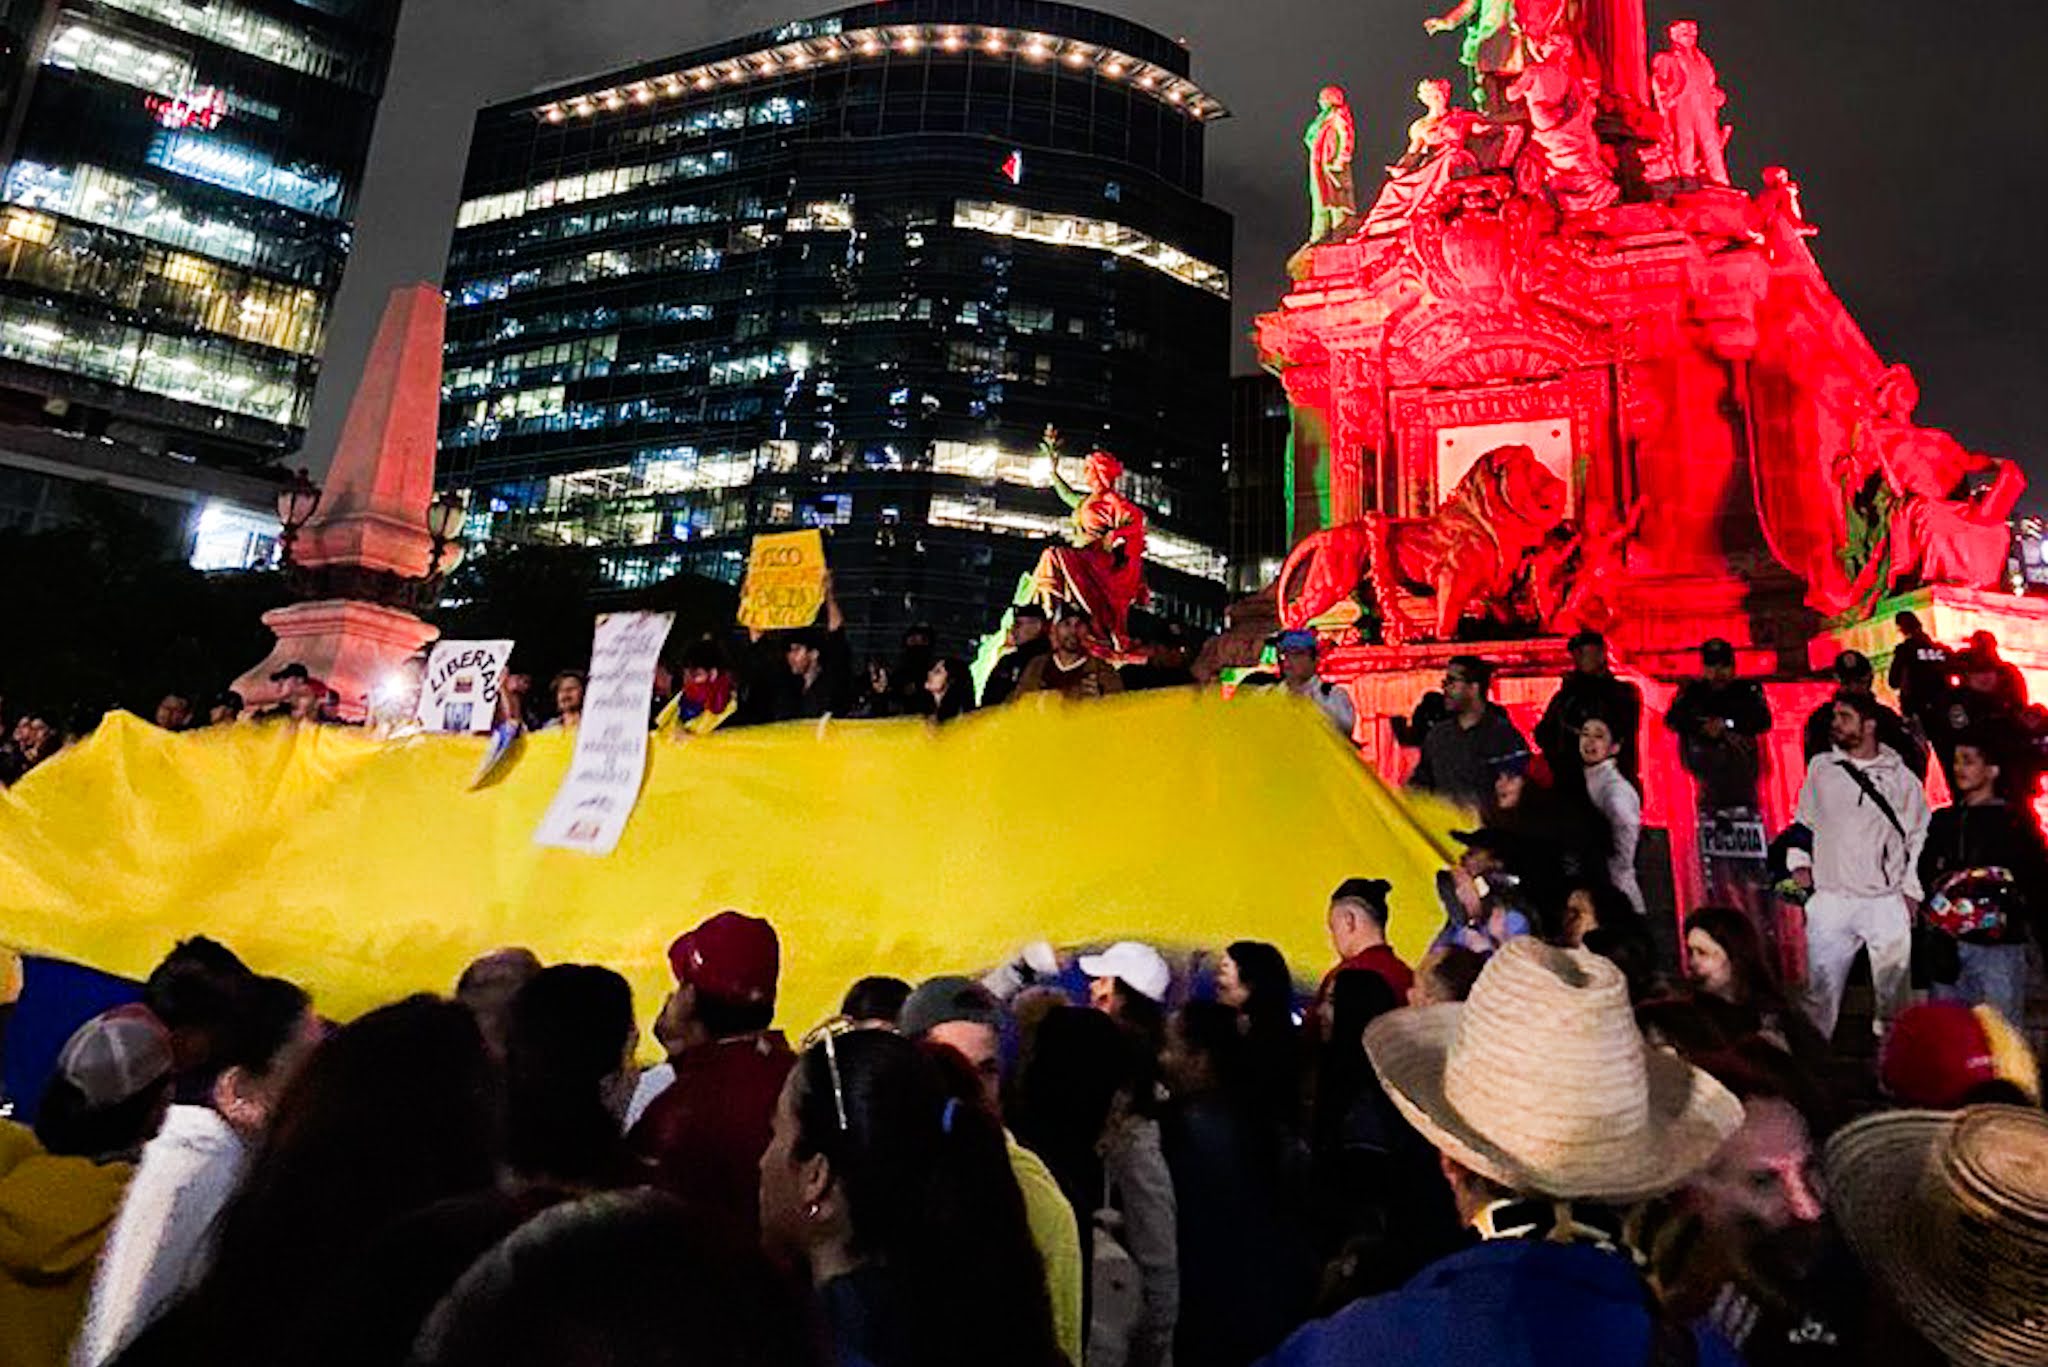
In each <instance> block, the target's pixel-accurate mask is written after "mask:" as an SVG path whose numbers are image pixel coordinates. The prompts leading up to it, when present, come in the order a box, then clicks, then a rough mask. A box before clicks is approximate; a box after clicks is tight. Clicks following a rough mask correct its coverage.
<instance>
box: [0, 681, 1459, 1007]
mask: <svg viewBox="0 0 2048 1367" xmlns="http://www.w3.org/2000/svg"><path fill="white" fill-rule="evenodd" d="M569 742H570V737H569V736H568V735H566V734H561V733H550V734H542V735H537V736H531V737H528V738H527V739H525V740H524V741H522V742H521V743H520V744H521V747H522V751H521V752H520V753H518V754H517V755H515V756H514V758H513V762H512V764H511V765H510V767H509V771H508V772H507V773H506V774H505V775H504V777H503V778H502V779H501V780H500V781H498V782H495V783H492V784H490V785H489V786H486V787H484V788H483V789H481V790H479V791H474V792H472V791H469V790H468V784H469V782H470V780H471V778H472V776H473V775H474V773H475V771H476V769H477V765H478V761H479V759H480V758H481V757H482V755H483V751H484V746H485V743H486V742H485V738H483V737H461V736H427V737H418V738H415V739H412V740H405V741H397V742H392V743H388V744H381V743H378V742H375V741H372V740H369V739H367V738H366V737H364V736H363V735H361V734H360V733H358V732H354V731H348V730H342V729H337V728H330V727H293V726H290V725H286V724H274V725H254V724H251V725H240V726H232V727H219V728H214V729H211V730H205V731H197V732H189V733H186V734H183V735H171V734H167V733H165V732H162V731H159V730H157V729H156V728H155V727H152V726H149V725H146V724H145V723H143V722H141V721H138V720H136V719H135V718H133V717H130V716H127V715H125V714H115V715H113V716H110V717H108V718H107V720H106V721H105V723H104V724H102V725H101V727H100V728H99V730H98V731H97V732H96V733H95V734H94V735H93V736H92V738H91V739H90V740H88V741H86V742H84V743H83V744H81V745H78V746H76V747H75V748H73V749H71V750H69V751H67V752H65V753H64V754H62V755H60V756H58V757H57V758H56V759H54V760H52V761H50V762H49V763H47V764H45V765H44V766H43V767H41V768H39V769H37V770H35V771H34V772H32V773H31V774H29V776H28V777H27V778H25V779H24V780H23V781H22V782H21V783H20V784H18V785H17V786H16V787H15V788H13V789H12V790H9V791H5V792H0V943H5V944H11V945H14V946H16V947H18V948H20V949H22V950H24V951H28V952H33V953H39V954H48V955H53V956H56V957H59V958H65V959H70V960H73V961H76V962H79V963H83V964H87V965H89V966H91V967H94V968H98V969H102V970H105V971H108V972H112V973H118V974H124V975H131V976H139V975H141V974H144V973H146V972H147V971H148V970H149V968H150V967H151V966H152V965H153V964H154V963H155V962H156V961H157V960H158V959H159V958H160V957H161V956H162V955H163V953H164V951H165V950H166V949H168V948H169V947H170V945H171V944H172V942H173V941H174V940H176V939H178V938H179V937H181V936H185V935H191V934H197V933H202V932H203V933H205V934H208V935H212V936H214V937H216V938H218V939H220V940H222V941H224V942H226V943H227V944H229V945H231V946H232V947H233V948H234V949H235V950H237V951H238V952H239V953H240V954H241V955H242V956H243V957H244V958H245V959H247V960H248V961H249V963H250V964H252V965H253V966H254V967H256V968H257V969H258V970H260V971H263V972H268V973H277V974H282V975H284V976H286V977H289V978H292V979H295V980H297V981H299V982H301V983H303V984H305V985H306V986H307V987H308V988H309V989H310V990H311V991H312V992H313V994H314V997H315V1002H316V1005H317V1006H318V1008H319V1009H320V1010H321V1011H322V1012H323V1013H324V1014H326V1015H329V1016H332V1017H335V1018H337V1019H346V1018H348V1017H351V1016H353V1015H355V1014H357V1013H359V1012H361V1011H363V1010H366V1009H368V1008H369V1007H371V1006H375V1005H377V1004H379V1003H382V1002H386V1001H390V1000H392V999H393V998H395V997H398V996H400V995H402V994H405V993H408V992H413V991H419V990H429V991H441V992H446V991H448V990H449V989H450V987H451V985H452V984H453V983H454V981H455V978H456V975H457V974H458V973H459V972H460V971H461V969H462V967H463V965H464V964H466V963H467V962H468V961H469V960H470V959H471V958H473V957H474V956H476V955H477V954H479V953H482V952H484V951H487V950H491V949H495V948H498V947H501V946H506V945H526V946H530V947H531V948H532V949H533V950H534V951H536V952H537V953H538V954H539V955H540V956H541V957H542V958H543V959H545V960H549V961H562V960H576V961H582V962H594V963H603V964H608V965H611V966H612V967H615V968H617V969H619V970H620V971H621V972H623V973H625V974H626V976H627V977H628V978H630V979H632V981H633V984H634V988H635V991H636V993H637V994H638V996H639V1004H640V1007H641V1009H642V1015H643V1016H648V1015H651V1014H652V1012H653V1010H654V1008H655V1005H656V1004H657V1003H658V1002H659V1000H660V998H661V995H662V994H663V993H665V992H666V991H667V990H668V987H669V986H670V983H669V978H668V972H667V962H666V958H665V954H666V949H667V946H668V943H669V941H670V940H671V939H672V938H673V937H674V936H676V935H677V934H678V933H680V932H681V931H683V930H686V929H688V928H689V927H690V926H692V925H694V924H695V923H696V922H698V921H699V920H701V919H703V918H704V917H705V916H708V915H710V914H711V913H713V912H716V911H718V910H721V909H723V908H728V907H730V908H737V909H739V910H741V911H746V912H749V913H752V914H755V915H759V916H765V917H767V918H768V919H769V920H771V921H772V922H774V924H775V927H776V929H777V930H778V931H779V932H780V933H781V937H782V944H783V991H782V1003H781V1012H780V1018H781V1021H782V1022H783V1023H784V1024H787V1025H793V1026H796V1027H799V1028H801V1027H803V1026H807V1025H809V1024H810V1023H812V1022H813V1021H815V1020H816V1019H817V1018H819V1017H821V1016H823V1015H825V1014H827V1013H828V1012H830V1011H831V1010H832V1009H834V1007H835V1006H836V1005H837V1002H838V999H839V997H840V995H841V994H842V993H843V992H844V991H845V989H846V987H847V986H848V984H849V983H851V982H852V981H853V980H854V979H855V978H857V977H860V976H861V975H863V974H867V973H889V974H893V975H896V976H898V977H902V978H907V979H909V980H911V981H913V982H914V981H916V980H917V979H919V978H921V977H924V976H926V975H929V974H934V973H940V972H949V971H974V970H977V969H981V968H986V967H989V966H992V965H994V964H997V963H1000V962H1003V961H1004V960H1006V959H1007V958H1008V957H1009V956H1010V955H1011V954H1012V953H1014V952H1015V951H1016V949H1017V948H1018V947H1019V946H1020V945H1022V944H1024V943H1026V942H1027V941H1030V940H1033V939H1038V938H1044V939H1048V940H1051V941H1052V942H1053V943H1054V944H1056V945H1076V944H1083V943H1089V942H1100V941H1103V940H1108V939H1118V938H1125V937H1129V938H1138V939H1149V940H1152V941H1154V942H1155V943H1158V944H1160V945H1161V946H1162V947H1167V948H1183V949H1195V948H1208V949H1220V948H1221V947H1222V946H1223V945H1224V944H1227V943H1228V942H1229V941H1231V940H1233V939H1260V940H1269V941H1272V942H1273V943H1275V944H1277V945H1279V946H1280V948H1281V949H1282V950H1283V951H1284V952H1285V953H1286V955H1287V957H1288V959H1289V961H1290V962H1291V963H1292V964H1293V965H1294V966H1295V969H1296V971H1297V973H1298V974H1299V975H1301V976H1303V977H1312V976H1313V975H1314V974H1316V973H1318V972H1320V971H1321V969H1322V968H1323V966H1324V965H1325V964H1326V963H1327V961H1328V960H1329V957H1330V951H1329V946H1328V944H1327V943H1326V941H1325V936H1324V927H1323V912H1324V907H1325V904H1326V901H1327V899H1328V896H1329V893H1330V890H1331V889H1332V888H1333V887H1335V886H1336V885H1337V883H1339V882H1340V881H1342V880H1343V879H1345V878H1347V877H1352V876H1355V875H1356V876H1371V877H1381V878H1386V879H1389V880H1391V881H1392V882H1393V884H1394V887H1395V893H1394V899H1393V906H1394V924H1393V933H1394V939H1395V943H1396V945H1397V946H1398V947H1400V948H1401V949H1403V950H1404V951H1405V952H1406V955H1407V956H1408V957H1410V958H1411V959H1412V957H1413V956H1414V955H1415V954H1416V953H1418V952H1419V951H1420V949H1421V948H1422V946H1423V945H1424V944H1425V943H1426V942H1427V941H1428V939H1429V938H1430V936H1431V935H1432V934H1434V932H1435V931H1436V929H1437V927H1438V925H1439V924H1440V922H1441V913H1440V912H1439V911H1438V910H1437V909H1436V901H1435V896H1434V892H1433V879H1434V875H1435V873H1436V871H1437V870H1438V869H1439V868H1440V867H1442V863H1443V850H1444V848H1445V845H1444V837H1445V834H1446V833H1447V831H1448V829H1449V827H1450V826H1451V825H1452V824H1454V820H1455V818H1454V817H1453V815H1452V814H1451V813H1449V812H1448V811H1441V810H1438V809H1435V808H1433V807H1432V808H1423V807H1415V806H1411V805H1410V803H1409V802H1408V801H1407V800H1406V799H1405V798H1403V797H1401V796H1400V795H1397V794H1395V793H1393V792H1391V791H1390V790H1389V789H1388V788H1387V787H1386V786H1385V785H1384V784H1383V783H1381V781H1380V780H1379V779H1378V778H1377V777H1376V776H1375V775H1374V774H1373V773H1372V772H1371V771H1370V770H1369V769H1367V768H1366V767H1365V766H1364V765H1363V764H1361V763H1360V762H1359V760H1358V758H1357V756H1356V755H1355V753H1354V752H1352V751H1351V749H1350V748H1349V747H1347V746H1346V745H1345V744H1343V743H1342V741H1340V740H1339V739H1338V738H1337V737H1336V736H1335V735H1334V734H1333V733H1332V731H1331V730H1330V727H1329V725H1328V723H1327V722H1326V721H1324V720H1323V718H1322V716H1321V715H1320V714H1319V713H1318V712H1317V711H1316V710H1315V709H1314V708H1312V707H1310V706H1308V705H1307V704H1304V703H1300V702H1297V701H1295V700H1293V699H1291V698H1285V697H1274V696H1262V697H1241V698H1238V699H1236V700H1233V701H1230V702H1225V701H1223V700H1222V699H1220V698H1216V697H1213V696H1198V695H1195V694H1192V693H1181V692H1175V693H1152V694H1143V695H1135V696H1128V697H1123V698H1113V699H1109V700H1105V701H1102V702H1096V703H1088V704H1067V703H1063V702H1060V701H1059V700H1057V699H1056V698H1052V697H1050V696H1047V697H1044V698H1033V699H1027V700H1026V701H1024V702H1023V703H1021V704H1018V705H1013V706H1011V707H1008V708H1005V709H1002V710H1000V711H996V712H989V713H978V714H974V715H972V716H970V717H968V718H966V719H964V720H962V721H959V722H955V723H951V724H949V725H948V726H946V727H945V728H943V729H940V730H933V729H931V728H929V727H928V726H927V725H926V724H925V723H923V722H920V721H900V722H865V723H825V724H817V723H791V724H788V725H784V726H774V727H763V728H758V729H752V730H742V731H720V732H718V733H717V734H715V735H711V736H704V737H682V738H676V737H673V736H671V735H666V734H663V735H656V736H654V737H653V738H651V740H650V742H649V743H650V745H651V746H652V747H653V752H654V753H653V755H652V757H651V762H650V765H649V769H648V777H647V781H646V785H645V787H644V789H643V790H642V793H641V797H640V803H639V807H638V808H637V810H636V811H635V812H634V814H633V817H632V821H631V823H630V825H628V827H627V829H626V835H625V840H624V842H623V843H622V844H621V845H620V846H619V848H618V850H617V852H616V853H614V854H612V855H610V856H609V857H604V858H594V857H591V856H588V855H583V854H576V853H571V852H568V851H564V850H554V849H542V848H539V847H538V846H536V845H535V844H534V843H533V832H534V827H535V826H536V824H537V823H538V822H539V821H540V817H541V813H542V812H543V811H544V810H545V809H546V808H547V805H548V801H549V799H550V798H551V797H552V796H553V794H554V791H555V788H556V786H557V784H558V783H559V782H560V781H561V777H562V771H563V768H564V766H565V765H566V764H567V762H568V758H569V748H570V746H569Z"/></svg>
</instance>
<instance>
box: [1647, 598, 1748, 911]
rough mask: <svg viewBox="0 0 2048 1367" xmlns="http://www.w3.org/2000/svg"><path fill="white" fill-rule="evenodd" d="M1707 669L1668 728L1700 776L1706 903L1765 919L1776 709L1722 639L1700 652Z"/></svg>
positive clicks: (1689, 685)
mask: <svg viewBox="0 0 2048 1367" xmlns="http://www.w3.org/2000/svg"><path fill="white" fill-rule="evenodd" d="M1700 664H1701V666H1702V667H1703V669H1704V670H1705V675H1704V677H1702V678H1698V679H1691V680H1688V681H1687V682H1686V684H1685V686H1684V687H1683V688H1681V689H1679V690H1678V697H1677V698H1676V699H1674V700H1673V701H1672V704H1671V710H1670V711H1669V712H1668V713H1666V714H1665V717H1664V723H1665V725H1667V726H1669V727H1670V728H1671V730H1672V732H1673V733H1674V734H1675V735H1676V736H1677V737H1678V757H1679V760H1680V762H1681V763H1683V764H1684V765H1685V770H1686V772H1687V773H1689V774H1691V775H1692V777H1693V784H1694V800H1695V802H1696V810H1697V812H1698V813H1699V841H1700V870H1701V873H1702V874H1703V875H1704V879H1705V882H1706V893H1707V900H1708V901H1710V902H1714V903H1717V904H1719V905H1722V906H1736V907H1741V908H1742V909H1743V910H1745V911H1747V912H1749V913H1750V915H1751V919H1752V920H1761V919H1762V918H1760V917H1759V916H1758V915H1757V912H1758V906H1757V903H1758V901H1759V900H1760V899H1759V898H1758V897H1757V889H1759V888H1761V887H1762V886H1763V884H1764V845H1765V841H1764V827H1763V820H1762V814H1761V812H1760V810H1759V807H1758V803H1757V791H1756V785H1757V773H1758V756H1757V737H1759V736H1761V735H1763V734H1765V733H1766V732H1768V731H1769V730H1770V729H1771V709H1770V707H1769V706H1768V705H1767V704H1766V703H1765V702H1764V692H1763V688H1762V687H1761V686H1760V685H1758V683H1757V682H1756V680H1754V679H1738V678H1736V677H1735V647H1734V646H1732V645H1730V644H1729V643H1728V642H1726V641H1724V640H1721V639H1719V638H1718V637H1717V638H1716V639H1714V640H1711V641H1708V642H1707V643H1706V644H1705V645H1703V646H1701V647H1700ZM1773 948H1775V946H1773Z"/></svg>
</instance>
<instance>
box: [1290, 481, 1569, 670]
mask: <svg viewBox="0 0 2048 1367" xmlns="http://www.w3.org/2000/svg"><path fill="white" fill-rule="evenodd" d="M1565 503H1566V491H1565V485H1564V481H1563V480H1561V479H1559V478H1558V477H1557V476H1556V475H1555V474H1553V473H1552V472H1551V471H1550V470H1549V469H1548V468H1546V467H1545V466H1544V465H1543V463H1542V462H1541V461H1539V460H1537V459H1536V453H1535V452H1534V451H1532V450H1530V449H1529V448H1528V447H1526V446H1502V447H1497V448H1496V449H1494V450H1492V451H1489V452H1487V453H1486V454H1485V455H1484V456H1481V457H1480V458H1479V460H1478V461H1477V462H1476V463H1475V464H1474V465H1473V466H1472V468H1471V469H1470V470H1469V471H1467V472H1466V474H1465V477H1464V478H1463V479H1461V480H1459V481H1458V487H1457V488H1456V489H1454V490H1453V491H1452V492H1451V495H1450V497H1448V498H1446V499H1445V500H1444V501H1443V502H1442V504H1441V505H1440V506H1439V507H1438V508H1437V510H1436V513H1435V514H1434V515H1433V516H1430V517H1426V518H1390V517H1386V516H1383V515H1381V514H1379V513H1368V514H1367V515H1366V516H1365V517H1363V518H1361V519H1360V520H1359V521H1357V522H1353V523H1349V524H1347V525H1345V526H1341V527H1336V528H1332V529H1331V530H1329V531H1326V532H1319V533H1317V534H1316V535H1314V536H1312V537H1309V538H1308V539H1307V540H1305V541H1303V542H1302V543H1301V544H1300V545H1299V546H1296V547H1295V548H1294V551H1293V553H1292V554H1291V555H1289V556H1288V557H1287V563H1286V564H1285V565H1284V566H1282V567H1281V570H1280V580H1279V599H1280V620H1281V623H1282V624H1283V625H1285V626H1287V627H1289V628H1290V629H1296V628H1301V627H1305V626H1307V625H1308V624H1309V623H1310V622H1312V621H1314V620H1315V619H1316V618H1317V617H1320V616H1321V615H1322V614H1323V613H1325V612H1328V611H1329V610H1330V609H1331V608H1333V607H1335V606H1336V605H1337V604H1338V603H1339V602H1341V601H1342V600H1343V599H1344V598H1345V597H1346V596H1348V595H1349V594H1351V593H1352V592H1353V591H1354V590H1356V589H1357V588H1358V586H1359V584H1360V581H1361V580H1364V581H1367V590H1368V592H1369V594H1370V601H1371V604H1372V606H1374V607H1375V608H1376V609H1377V610H1378V611H1379V614H1380V617H1381V622H1382V630H1383V634H1384V635H1385V638H1386V639H1387V641H1388V642H1390V643H1395V644H1398V643H1399V642H1402V641H1406V640H1413V639H1429V640H1438V641H1447V640H1450V639H1451V638H1452V637H1453V636H1455V635H1456V634H1457V630H1458V623H1459V621H1460V620H1461V619H1462V618H1463V617H1464V616H1465V615H1466V613H1468V612H1470V611H1472V610H1474V609H1475V608H1477V609H1484V610H1485V611H1487V612H1489V613H1490V614H1492V615H1493V616H1495V617H1496V618H1501V619H1512V618H1513V617H1514V616H1515V615H1516V602H1515V600H1516V594H1517V588H1518V586H1519V585H1520V584H1522V583H1523V582H1524V581H1525V580H1526V573H1527V569H1528V564H1529V562H1530V560H1531V559H1532V558H1533V557H1534V556H1535V555H1536V554H1537V552H1538V551H1539V550H1541V548H1542V547H1543V545H1544V543H1545V542H1546V540H1548V538H1549V536H1550V533H1551V532H1552V531H1553V530H1554V529H1555V528H1556V527H1557V526H1558V524H1559V523H1560V522H1562V521H1563V520H1564V513H1565ZM1403 595H1411V596H1412V595H1428V596H1431V597H1432V599H1433V603H1434V609H1435V613H1434V617H1433V619H1432V620H1431V621H1429V622H1427V623H1421V622H1416V621H1413V620H1411V619H1410V618H1409V617H1408V615H1407V614H1406V613H1405V612H1403V611H1402V608H1401V602H1400V599H1401V597H1402V596H1403Z"/></svg>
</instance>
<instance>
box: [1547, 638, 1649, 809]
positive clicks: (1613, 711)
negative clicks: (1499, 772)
mask: <svg viewBox="0 0 2048 1367" xmlns="http://www.w3.org/2000/svg"><path fill="white" fill-rule="evenodd" d="M1567 645H1568V646H1569V648H1570V650H1571V653H1572V667H1571V670H1570V671H1569V672H1568V673H1567V674H1566V675H1565V676H1564V679H1563V681H1562V682H1561V683H1559V685H1558V688H1557V692H1556V693H1555V694H1554V695H1552V697H1551V699H1550V706H1548V707H1546V708H1544V709H1543V720H1541V721H1539V722H1537V723H1536V748H1537V749H1539V750H1541V751H1542V752H1543V758H1544V759H1545V760H1547V761H1549V763H1550V772H1551V773H1552V774H1555V775H1556V776H1557V778H1558V781H1559V782H1561V783H1570V784H1572V785H1573V786H1574V787H1576V786H1577V778H1576V776H1577V775H1579V774H1580V773H1582V772H1583V766H1582V765H1581V764H1580V763H1579V728H1580V727H1581V726H1583V725H1585V723H1586V719H1587V718H1589V717H1600V718H1603V719H1605V721H1606V722H1607V725H1608V727H1609V729H1610V730H1611V731H1612V732H1613V733H1614V739H1615V741H1616V742H1617V743H1618V744H1619V745H1620V746H1621V749H1620V752H1619V753H1618V754H1617V755H1616V756H1615V767H1617V768H1618V769H1620V770H1621V774H1622V777H1624V778H1626V779H1627V780H1628V781H1629V782H1630V783H1633V784H1640V783H1641V782H1642V772H1643V764H1642V757H1641V756H1640V755H1639V754H1638V753H1637V749H1636V746H1637V737H1638V734H1639V733H1640V732H1641V731H1642V728H1643V690H1642V689H1640V688H1637V687H1636V686H1635V685H1634V684H1632V683H1630V682H1629V681H1628V680H1626V679H1618V678H1616V677H1615V675H1614V671H1613V670H1612V669H1610V668H1608V665H1607V638H1606V637H1605V636H1602V635H1601V634H1600V633H1599V632H1597V631H1581V632H1579V633H1577V634H1576V635H1574V636H1573V637H1572V638H1571V640H1570V641H1569V642H1567Z"/></svg>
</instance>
